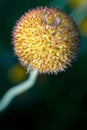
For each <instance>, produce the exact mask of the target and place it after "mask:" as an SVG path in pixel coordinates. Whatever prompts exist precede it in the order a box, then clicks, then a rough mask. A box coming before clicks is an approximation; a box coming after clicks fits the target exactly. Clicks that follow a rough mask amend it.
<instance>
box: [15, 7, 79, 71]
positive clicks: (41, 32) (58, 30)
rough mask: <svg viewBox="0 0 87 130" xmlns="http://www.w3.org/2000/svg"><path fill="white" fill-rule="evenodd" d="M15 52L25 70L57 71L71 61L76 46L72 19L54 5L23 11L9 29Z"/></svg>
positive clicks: (76, 31)
mask: <svg viewBox="0 0 87 130" xmlns="http://www.w3.org/2000/svg"><path fill="white" fill-rule="evenodd" d="M12 39H13V46H14V52H15V55H16V56H17V57H18V59H19V60H20V62H21V63H22V65H23V66H25V67H26V68H27V70H28V71H30V70H32V69H38V71H39V72H40V73H57V72H59V71H63V70H65V69H66V68H67V67H68V66H70V65H71V62H72V60H73V59H75V57H76V53H77V50H78V46H79V34H78V29H77V27H76V25H75V23H74V22H73V20H72V19H71V18H70V17H69V16H68V15H67V14H66V13H64V12H63V11H62V10H60V9H57V8H48V7H38V8H36V9H32V10H29V11H28V12H26V13H25V14H24V15H23V16H22V17H21V18H20V19H19V20H18V21H17V23H16V25H15V26H14V29H13V32H12Z"/></svg>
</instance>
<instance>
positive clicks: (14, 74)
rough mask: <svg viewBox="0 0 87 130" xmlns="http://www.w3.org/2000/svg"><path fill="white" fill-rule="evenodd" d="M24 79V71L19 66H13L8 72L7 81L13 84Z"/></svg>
mask: <svg viewBox="0 0 87 130" xmlns="http://www.w3.org/2000/svg"><path fill="white" fill-rule="evenodd" d="M25 78H26V71H25V69H24V68H23V67H22V66H21V65H19V64H16V65H13V66H12V67H11V68H10V69H9V71H8V79H9V80H10V81H11V82H13V83H20V82H21V81H23V80H24V79H25Z"/></svg>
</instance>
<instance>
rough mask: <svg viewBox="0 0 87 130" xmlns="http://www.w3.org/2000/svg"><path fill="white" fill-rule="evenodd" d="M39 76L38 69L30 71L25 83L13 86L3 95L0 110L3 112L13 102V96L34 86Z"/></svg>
mask: <svg viewBox="0 0 87 130" xmlns="http://www.w3.org/2000/svg"><path fill="white" fill-rule="evenodd" d="M37 76H38V71H37V70H32V71H31V72H30V75H29V78H28V79H27V80H26V81H24V82H23V83H21V84H19V85H16V86H14V87H12V88H10V89H9V90H8V91H7V92H6V93H5V94H4V96H3V97H2V99H1V100H0V112H2V111H3V110H5V109H6V108H7V107H8V105H9V104H10V103H11V101H12V100H13V98H14V97H15V96H17V95H19V94H21V93H23V92H25V91H27V90H28V89H30V88H31V87H33V85H34V84H35V82H36V79H37Z"/></svg>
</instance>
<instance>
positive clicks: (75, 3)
mask: <svg viewBox="0 0 87 130" xmlns="http://www.w3.org/2000/svg"><path fill="white" fill-rule="evenodd" d="M84 1H85V0H70V1H69V4H68V5H69V7H70V8H75V7H76V6H78V5H80V4H81V3H83V2H84Z"/></svg>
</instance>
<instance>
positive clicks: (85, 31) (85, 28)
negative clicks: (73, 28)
mask: <svg viewBox="0 0 87 130" xmlns="http://www.w3.org/2000/svg"><path fill="white" fill-rule="evenodd" d="M80 32H81V34H82V35H83V36H87V18H86V19H85V20H83V21H82V22H81V24H80Z"/></svg>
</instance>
